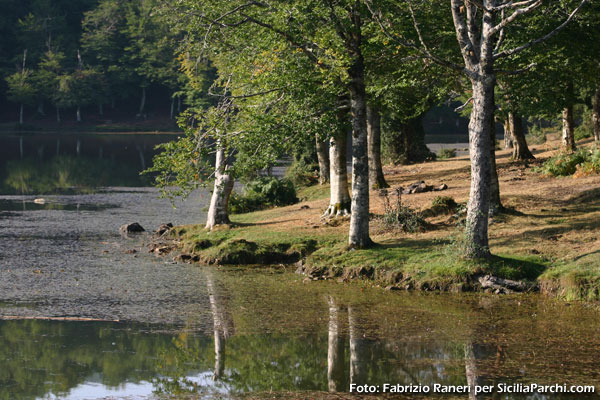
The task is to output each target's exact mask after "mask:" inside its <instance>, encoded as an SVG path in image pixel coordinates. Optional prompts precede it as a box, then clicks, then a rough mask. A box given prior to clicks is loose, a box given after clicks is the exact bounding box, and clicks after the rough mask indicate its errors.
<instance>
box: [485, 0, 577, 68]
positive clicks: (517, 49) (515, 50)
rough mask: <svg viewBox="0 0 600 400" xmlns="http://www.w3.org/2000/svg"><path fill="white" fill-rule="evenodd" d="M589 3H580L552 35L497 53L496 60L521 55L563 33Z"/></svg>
mask: <svg viewBox="0 0 600 400" xmlns="http://www.w3.org/2000/svg"><path fill="white" fill-rule="evenodd" d="M587 2H588V0H581V3H579V5H578V6H577V7H576V8H575V9H574V10H573V11H572V12H571V14H569V17H568V18H567V19H566V20H565V22H563V23H562V24H560V25H559V26H557V27H556V28H554V30H553V31H551V32H550V33H548V34H546V35H544V36H542V37H541V38H538V39H535V40H532V41H530V42H528V43H525V44H523V45H521V46H519V47H515V48H513V49H510V50H504V51H501V52H500V53H496V54H494V60H497V59H499V58H502V57H509V56H512V55H514V54H517V53H520V52H521V51H523V50H526V49H528V48H530V47H533V46H535V45H536V44H538V43H542V42H545V41H546V40H548V39H550V38H551V37H553V36H554V35H556V34H557V33H559V32H560V31H562V30H563V29H564V28H565V27H566V26H567V25H568V24H569V22H571V20H572V19H573V18H574V17H575V14H577V13H578V12H579V10H580V9H581V8H582V7H583V5H584V4H585V3H587Z"/></svg>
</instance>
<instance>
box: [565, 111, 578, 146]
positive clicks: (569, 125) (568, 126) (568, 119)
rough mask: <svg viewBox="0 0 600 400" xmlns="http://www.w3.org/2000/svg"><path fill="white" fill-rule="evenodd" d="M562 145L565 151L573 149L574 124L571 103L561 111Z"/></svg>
mask: <svg viewBox="0 0 600 400" xmlns="http://www.w3.org/2000/svg"><path fill="white" fill-rule="evenodd" d="M562 145H563V147H564V148H565V149H566V150H567V151H575V149H576V147H575V124H574V122H573V105H571V104H570V105H568V106H567V107H565V108H564V109H563V112H562Z"/></svg>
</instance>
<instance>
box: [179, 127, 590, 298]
mask: <svg viewBox="0 0 600 400" xmlns="http://www.w3.org/2000/svg"><path fill="white" fill-rule="evenodd" d="M559 143H560V142H559V139H558V138H552V137H549V140H548V141H547V142H546V143H545V144H543V145H542V146H540V147H538V148H537V153H536V157H537V158H538V159H539V160H540V163H541V162H543V160H544V159H547V158H549V157H551V156H552V155H554V154H556V149H557V148H558V147H559ZM578 145H579V146H580V147H581V146H585V145H586V143H579V144H578ZM497 155H498V158H497V162H498V167H499V168H498V171H499V176H500V184H501V193H502V201H503V204H504V206H505V207H507V209H508V210H511V211H510V212H506V213H503V214H500V215H499V216H498V217H495V218H494V219H493V220H492V221H490V231H489V232H490V235H489V238H490V247H491V250H492V252H493V253H494V254H495V256H494V257H492V258H491V259H489V260H485V261H483V260H478V261H472V260H466V259H463V258H461V257H460V243H458V241H456V240H454V239H453V238H454V237H456V236H457V235H456V229H457V228H456V224H457V223H458V222H460V221H461V220H462V217H463V214H464V212H463V209H464V204H465V203H466V200H467V199H468V194H469V179H468V178H469V174H468V162H469V161H468V158H467V157H457V158H453V159H451V160H445V161H443V162H429V163H422V164H413V165H409V166H393V167H388V168H386V179H387V180H388V182H389V183H390V184H391V186H392V189H391V190H394V188H397V187H399V186H406V185H407V184H410V183H412V182H414V181H415V180H424V181H426V182H428V183H431V184H437V183H438V182H443V183H446V184H447V185H448V189H447V190H445V191H444V192H443V195H444V197H438V196H439V195H440V193H437V192H431V193H419V194H413V195H404V196H402V204H403V205H406V206H408V207H410V208H412V209H414V210H415V211H417V212H420V213H421V215H423V216H424V218H425V219H426V221H427V223H428V224H429V226H430V227H431V229H429V228H428V229H427V230H424V231H419V232H416V233H407V232H402V231H401V230H399V229H394V230H390V229H388V228H386V227H385V226H384V224H383V222H382V218H381V216H382V215H383V214H384V213H385V202H384V201H383V199H382V197H381V196H380V193H379V191H375V190H374V191H372V192H371V193H370V205H371V206H370V212H371V214H372V219H371V238H372V239H373V240H374V241H375V242H376V243H377V244H378V245H377V246H376V247H373V248H370V249H364V250H349V249H348V248H347V246H346V243H347V234H348V226H349V223H348V220H347V219H344V218H339V219H335V220H333V221H330V222H327V223H325V221H323V220H321V215H322V214H323V211H324V210H325V209H326V208H327V205H328V197H329V196H328V195H329V186H327V185H324V186H318V185H315V186H310V187H306V188H302V189H301V190H299V192H298V197H299V198H300V199H301V203H299V204H295V205H291V206H286V207H277V208H272V209H268V210H262V211H257V212H251V213H247V214H241V215H234V216H233V217H232V226H230V227H225V228H219V229H216V230H213V231H212V232H207V231H205V230H204V229H203V227H202V226H186V227H183V229H185V232H184V233H182V234H181V240H182V242H183V243H184V245H186V246H188V247H189V248H188V250H190V251H197V252H199V253H203V254H204V258H205V259H208V260H213V261H214V260H216V259H219V258H221V259H223V258H227V257H230V259H231V261H232V262H233V261H236V262H240V261H244V260H247V259H252V260H254V261H256V258H254V259H253V258H252V257H254V256H253V255H249V253H253V252H255V253H258V254H260V257H259V258H261V257H262V258H263V259H268V258H269V257H275V259H277V260H288V261H289V260H296V259H298V258H300V257H301V256H302V257H304V256H306V258H305V270H306V272H311V273H313V272H314V274H312V276H314V277H318V276H325V277H331V278H336V279H342V280H351V279H355V278H359V279H368V280H375V281H378V282H379V283H381V284H385V285H386V286H388V285H392V286H395V287H400V288H415V289H426V290H469V286H470V285H471V284H472V283H473V282H474V278H475V277H477V276H478V275H481V274H491V275H494V276H497V277H500V278H506V279H512V280H527V281H531V282H537V283H538V284H539V287H540V289H541V291H542V292H544V293H548V294H551V295H554V296H559V297H562V298H567V299H570V300H571V299H597V300H600V256H599V254H600V240H599V239H598V232H599V231H600V179H599V178H598V176H597V175H590V176H587V175H586V176H582V177H578V178H577V179H564V178H554V177H549V176H545V175H542V174H539V173H537V172H534V171H533V168H531V167H529V166H525V165H522V164H517V163H511V162H510V151H509V150H500V151H498V152H497ZM534 165H535V164H534ZM179 229H181V228H179ZM204 240H207V241H209V242H204V243H205V244H206V243H209V244H210V245H209V246H207V247H206V248H199V249H193V248H191V246H193V245H195V244H200V243H203V241H204ZM228 254H231V255H228ZM273 254H277V256H274V255H273ZM291 255H293V256H291ZM277 257H280V258H277ZM278 262H279V261H278ZM471 288H472V285H471Z"/></svg>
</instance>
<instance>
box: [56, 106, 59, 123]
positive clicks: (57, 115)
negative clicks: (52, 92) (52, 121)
mask: <svg viewBox="0 0 600 400" xmlns="http://www.w3.org/2000/svg"><path fill="white" fill-rule="evenodd" d="M56 122H58V123H60V108H58V106H56Z"/></svg>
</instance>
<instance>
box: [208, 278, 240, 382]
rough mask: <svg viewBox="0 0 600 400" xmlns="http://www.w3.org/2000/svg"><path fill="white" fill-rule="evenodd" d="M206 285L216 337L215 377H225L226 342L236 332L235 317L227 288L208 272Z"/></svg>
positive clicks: (216, 378)
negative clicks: (217, 282)
mask: <svg viewBox="0 0 600 400" xmlns="http://www.w3.org/2000/svg"><path fill="white" fill-rule="evenodd" d="M206 287H207V289H208V299H209V302H210V310H211V314H212V319H213V330H214V338H215V339H214V341H215V369H214V379H215V380H219V379H221V378H223V374H224V372H225V343H226V340H227V339H228V338H229V337H231V336H233V333H234V326H233V318H232V316H231V312H230V309H229V307H228V306H227V296H226V295H225V293H224V291H225V289H224V288H223V287H222V286H220V285H217V284H216V283H215V279H214V276H213V275H212V274H211V273H208V274H206Z"/></svg>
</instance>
